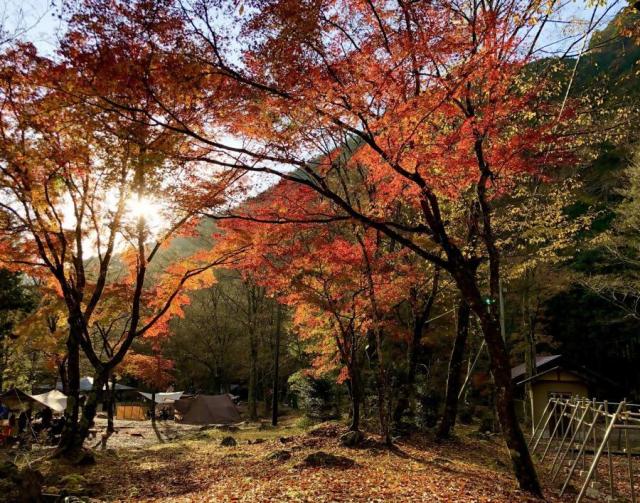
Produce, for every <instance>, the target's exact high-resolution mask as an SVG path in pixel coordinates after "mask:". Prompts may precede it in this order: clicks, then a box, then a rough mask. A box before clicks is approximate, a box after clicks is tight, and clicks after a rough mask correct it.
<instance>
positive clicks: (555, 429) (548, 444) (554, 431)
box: [540, 400, 569, 461]
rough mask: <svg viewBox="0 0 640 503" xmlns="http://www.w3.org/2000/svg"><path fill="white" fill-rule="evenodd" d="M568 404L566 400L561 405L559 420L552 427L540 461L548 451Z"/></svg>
mask: <svg viewBox="0 0 640 503" xmlns="http://www.w3.org/2000/svg"><path fill="white" fill-rule="evenodd" d="M568 404H569V401H568V400H567V401H565V402H564V406H563V407H562V411H561V412H560V420H559V421H556V425H555V426H554V428H553V432H552V433H551V435H550V436H549V442H548V443H547V447H546V448H545V450H544V452H543V453H542V459H541V460H540V461H544V458H546V457H547V452H549V447H551V442H553V438H554V437H555V436H556V432H557V431H558V428H559V427H560V423H562V420H563V419H564V412H565V411H566V410H567V406H568Z"/></svg>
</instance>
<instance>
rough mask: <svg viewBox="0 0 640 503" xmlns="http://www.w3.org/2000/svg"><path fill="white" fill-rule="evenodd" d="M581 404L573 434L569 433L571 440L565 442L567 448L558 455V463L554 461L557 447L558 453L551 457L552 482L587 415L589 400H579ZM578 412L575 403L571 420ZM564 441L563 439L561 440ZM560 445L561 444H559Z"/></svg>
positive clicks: (556, 458)
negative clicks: (579, 414) (581, 410)
mask: <svg viewBox="0 0 640 503" xmlns="http://www.w3.org/2000/svg"><path fill="white" fill-rule="evenodd" d="M580 404H581V406H582V407H584V411H583V412H582V415H581V416H580V419H579V420H578V424H577V425H576V428H575V430H574V431H573V435H571V440H569V443H568V444H567V450H566V451H564V454H563V455H562V456H561V457H560V462H559V464H558V465H557V466H556V461H557V460H558V455H559V454H560V450H561V449H558V453H557V454H556V457H555V458H554V459H553V464H552V465H551V473H552V477H551V482H553V481H554V480H555V479H556V477H557V476H558V473H560V468H562V463H564V460H565V458H566V457H567V454H568V453H569V451H570V450H571V449H572V446H573V442H574V441H575V439H576V437H577V435H578V432H579V431H580V428H582V424H583V422H584V418H585V417H587V413H588V412H589V408H590V407H589V405H588V404H589V402H587V403H586V404H585V403H584V402H583V401H581V402H580ZM577 412H578V404H576V408H575V410H574V412H573V415H572V416H571V421H572V422H573V419H574V416H575V414H576V413H577ZM569 430H570V428H569V429H567V431H569ZM563 443H564V440H563ZM561 447H562V444H561Z"/></svg>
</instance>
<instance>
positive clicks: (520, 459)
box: [451, 257, 542, 496]
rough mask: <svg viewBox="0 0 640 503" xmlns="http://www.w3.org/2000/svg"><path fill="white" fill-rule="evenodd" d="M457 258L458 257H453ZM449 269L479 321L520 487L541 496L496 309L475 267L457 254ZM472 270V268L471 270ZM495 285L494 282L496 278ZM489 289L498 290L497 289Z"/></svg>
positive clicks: (504, 435) (502, 425)
mask: <svg viewBox="0 0 640 503" xmlns="http://www.w3.org/2000/svg"><path fill="white" fill-rule="evenodd" d="M456 258H458V257H456ZM459 258H460V260H456V264H455V267H454V268H453V270H452V271H451V273H452V275H453V276H454V279H455V281H456V284H457V285H458V288H459V289H460V292H461V294H462V296H463V298H464V300H466V302H467V303H468V304H469V305H470V307H471V309H472V310H473V312H474V314H475V315H476V316H477V317H478V319H479V320H480V325H481V327H482V332H483V334H484V339H485V341H486V344H487V350H488V352H489V360H490V365H491V373H492V375H493V380H494V383H495V397H496V411H497V414H498V420H499V422H500V427H501V429H502V435H503V438H504V440H505V442H506V444H507V448H508V450H509V455H510V457H511V463H512V465H513V470H514V474H515V476H516V479H517V480H518V483H519V485H520V489H522V490H524V491H528V492H530V493H532V494H534V495H536V496H541V495H542V490H541V488H540V483H539V481H538V476H537V474H536V469H535V466H534V464H533V461H532V459H531V455H530V453H529V448H528V447H527V443H526V441H525V438H524V435H523V433H522V429H521V428H520V424H519V423H518V418H517V416H516V408H515V403H514V398H515V397H514V389H513V383H512V382H511V365H510V362H509V354H508V352H507V347H506V345H505V342H504V340H503V339H502V335H501V330H500V320H499V318H498V316H497V315H496V312H495V309H490V306H487V304H485V303H484V302H483V299H482V295H481V294H480V290H479V289H478V285H477V281H476V279H475V269H474V268H472V265H471V264H468V263H466V262H465V261H464V259H462V258H461V257H459ZM470 269H472V270H470ZM495 283H496V284H497V281H495ZM492 290H495V291H497V288H493V289H492Z"/></svg>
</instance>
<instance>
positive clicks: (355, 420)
mask: <svg viewBox="0 0 640 503" xmlns="http://www.w3.org/2000/svg"><path fill="white" fill-rule="evenodd" d="M349 374H350V375H349V381H350V386H349V391H350V393H349V396H350V398H351V423H350V424H349V430H350V431H359V430H360V403H361V401H362V396H361V391H362V390H361V385H360V378H359V376H358V369H357V367H355V366H354V365H352V366H351V368H350V369H349Z"/></svg>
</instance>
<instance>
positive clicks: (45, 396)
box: [30, 389, 67, 413]
mask: <svg viewBox="0 0 640 503" xmlns="http://www.w3.org/2000/svg"><path fill="white" fill-rule="evenodd" d="M30 396H31V398H33V399H34V400H35V401H36V402H39V403H41V404H42V405H44V406H45V407H49V408H50V409H51V410H53V411H54V412H60V413H62V412H64V411H65V409H66V408H67V395H65V394H64V393H62V392H60V391H58V390H55V389H54V390H51V391H48V392H46V393H40V394H39V395H30Z"/></svg>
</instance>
